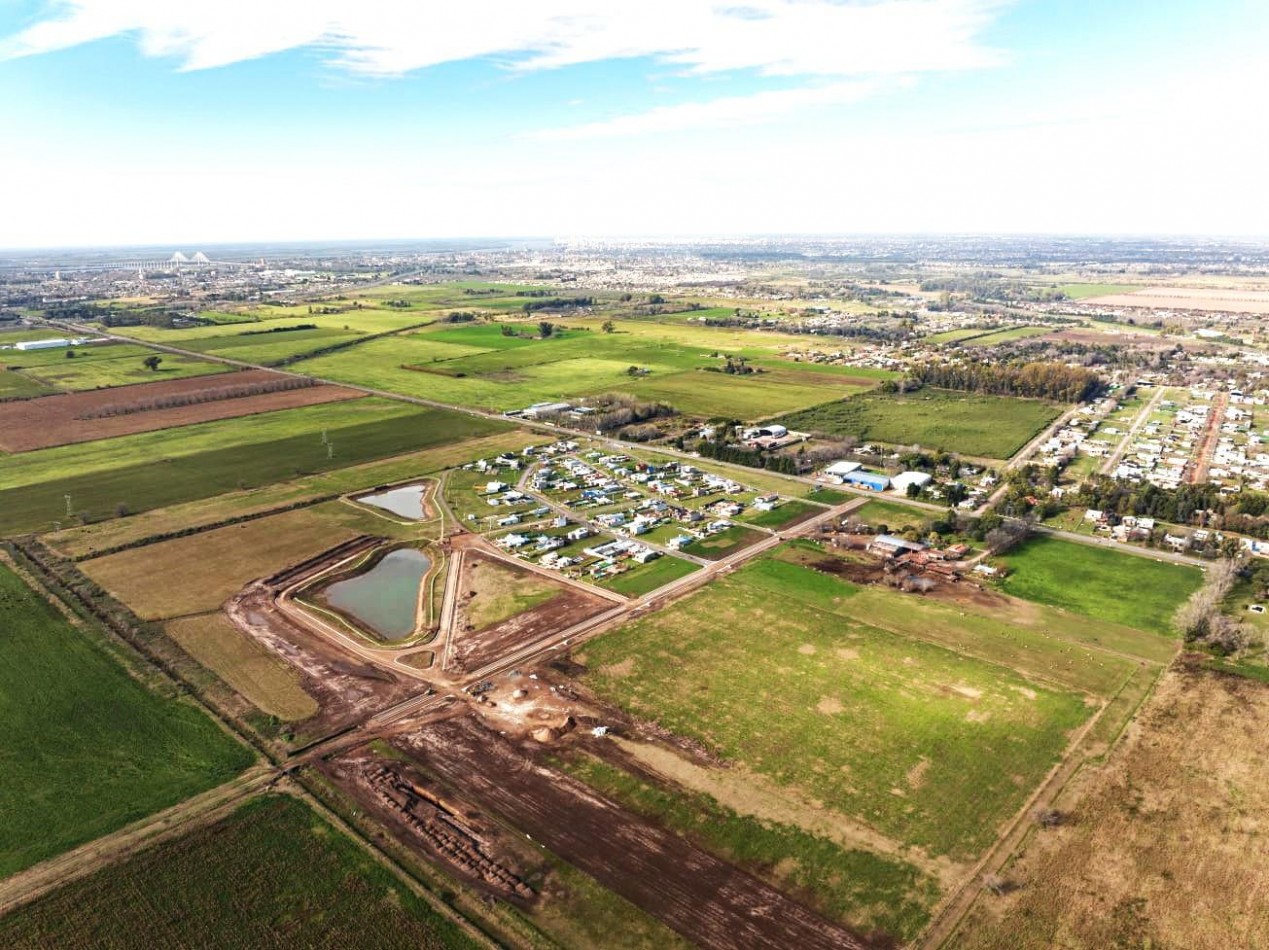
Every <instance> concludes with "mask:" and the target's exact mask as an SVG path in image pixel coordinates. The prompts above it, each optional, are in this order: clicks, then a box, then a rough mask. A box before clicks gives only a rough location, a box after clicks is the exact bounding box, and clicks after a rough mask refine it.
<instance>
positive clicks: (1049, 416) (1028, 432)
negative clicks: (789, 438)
mask: <svg viewBox="0 0 1269 950" xmlns="http://www.w3.org/2000/svg"><path fill="white" fill-rule="evenodd" d="M1060 413H1061V409H1060V408H1059V407H1058V406H1057V405H1055V404H1053V403H1049V402H1041V401H1040V400H1036V399H1014V398H1010V397H1008V396H984V395H975V394H970V393H957V392H950V391H948V390H945V389H923V390H921V391H919V392H916V393H910V394H907V395H882V394H880V393H878V394H866V395H862V396H855V397H853V398H851V399H847V400H844V401H840V402H830V403H826V404H824V405H820V406H816V407H815V408H813V409H808V410H806V411H804V412H797V413H793V414H792V415H787V416H783V417H782V418H781V419H780V420H779V421H780V422H782V423H783V424H784V425H786V426H788V427H789V428H790V429H793V430H795V431H808V432H823V433H826V434H829V435H850V436H855V437H856V438H858V439H861V440H864V441H872V440H875V441H878V442H886V443H889V444H891V445H903V446H908V445H919V446H921V447H922V448H926V449H944V450H946V451H950V452H960V453H962V454H964V455H972V456H978V457H982V458H991V459H1007V458H1009V457H1010V456H1012V455H1013V454H1014V453H1015V452H1017V451H1018V450H1019V449H1021V448H1022V447H1023V446H1024V445H1026V444H1027V442H1028V441H1030V440H1031V439H1032V438H1033V437H1034V436H1035V435H1036V434H1037V433H1039V432H1040V431H1041V430H1042V429H1043V428H1044V427H1045V426H1046V425H1048V424H1049V423H1051V422H1052V421H1053V420H1054V419H1056V418H1057V417H1058V415H1059V414H1060Z"/></svg>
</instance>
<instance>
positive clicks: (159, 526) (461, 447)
mask: <svg viewBox="0 0 1269 950" xmlns="http://www.w3.org/2000/svg"><path fill="white" fill-rule="evenodd" d="M539 441H541V437H540V436H535V435H532V434H530V433H528V432H526V431H524V430H522V429H515V430H512V431H510V432H502V433H498V434H496V435H488V436H483V437H480V438H475V439H469V440H466V441H457V442H454V443H452V444H446V445H440V446H436V447H434V448H430V449H424V450H422V451H420V452H411V453H408V454H405V455H401V456H398V457H396V458H391V459H386V460H383V461H378V462H367V463H365V464H362V465H351V466H349V467H348V468H342V469H335V470H333V471H330V472H323V473H321V474H317V475H309V476H305V477H304V478H300V479H296V480H295V481H292V482H284V483H282V484H278V485H269V486H266V487H263V488H255V489H247V490H245V491H235V492H230V493H228V494H224V495H219V496H216V497H214V498H205V499H199V500H198V501H191V502H185V503H183V504H176V505H172V506H169V507H166V508H160V509H156V510H153V511H147V512H143V513H141V514H137V515H133V516H131V517H128V518H116V519H113V520H111V521H102V522H97V523H95V524H89V525H82V526H80V527H75V528H64V529H63V530H61V531H59V532H57V533H55V534H51V535H47V536H46V537H45V541H47V542H48V543H50V544H52V545H53V546H55V547H56V548H57V549H58V550H60V551H62V552H64V553H65V554H66V555H67V556H69V557H74V558H82V557H87V556H91V555H92V554H93V553H94V552H98V551H101V550H104V549H105V548H109V547H113V546H115V545H119V544H130V543H134V542H136V541H140V540H142V539H145V538H150V537H153V536H155V535H158V534H162V533H164V532H168V531H175V530H179V529H181V528H187V527H198V526H201V525H207V524H214V523H215V522H218V521H222V520H224V519H225V518H229V517H235V516H238V515H244V514H249V513H252V512H261V511H269V510H271V509H273V508H278V507H280V506H282V505H286V504H290V503H292V502H295V501H299V500H301V499H304V498H314V497H317V496H320V495H326V494H331V493H334V492H350V491H359V490H362V489H366V488H373V487H376V486H379V485H386V484H392V483H396V482H401V481H404V480H406V479H411V478H418V477H420V476H422V475H427V474H430V473H433V472H438V471H440V470H442V469H445V468H449V467H450V466H452V465H458V464H462V463H464V462H470V461H472V460H473V459H476V458H488V457H491V456H495V455H498V454H500V453H501V452H504V451H512V452H514V451H519V450H520V449H522V448H524V447H525V446H526V445H531V444H534V443H536V442H539ZM388 526H390V525H389V523H388V522H382V523H381V524H380V528H381V529H382V528H384V527H388Z"/></svg>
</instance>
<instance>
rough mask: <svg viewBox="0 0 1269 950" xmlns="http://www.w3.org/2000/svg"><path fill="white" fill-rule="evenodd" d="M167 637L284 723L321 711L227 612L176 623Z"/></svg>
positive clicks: (287, 671) (288, 671)
mask: <svg viewBox="0 0 1269 950" xmlns="http://www.w3.org/2000/svg"><path fill="white" fill-rule="evenodd" d="M164 629H165V630H166V631H167V634H168V636H170V637H171V638H172V639H173V640H175V641H176V642H177V643H179V644H180V645H181V647H182V648H183V649H184V650H185V652H186V653H188V654H189V655H190V656H192V657H193V658H194V659H196V660H197V661H198V662H199V663H201V664H203V666H205V667H207V668H208V669H209V670H211V671H212V672H213V673H215V674H216V675H217V676H219V677H220V678H221V679H223V680H224V681H225V682H226V683H228V684H229V685H230V686H232V687H233V688H234V689H235V690H237V691H238V692H239V693H240V694H242V695H243V696H245V697H246V698H247V699H248V700H250V701H251V702H252V703H253V704H254V705H255V706H256V707H257V708H259V709H261V710H263V711H264V712H265V713H267V714H268V715H270V716H275V717H277V718H278V719H281V720H282V721H283V722H297V721H299V720H301V719H307V718H309V717H310V716H313V715H316V713H317V702H316V701H315V700H314V699H313V697H312V696H310V695H309V694H308V693H306V692H305V691H304V687H303V686H301V685H300V680H299V677H298V676H297V675H296V673H295V670H293V669H292V668H291V667H290V666H288V665H287V664H286V663H284V662H282V661H281V660H279V659H278V658H277V657H276V656H274V655H273V654H272V653H270V652H269V651H267V650H266V649H265V648H264V647H262V646H261V645H260V644H259V643H257V642H256V641H255V640H253V639H251V637H248V636H247V635H246V634H245V633H243V632H242V631H241V630H239V629H238V628H237V627H235V626H234V625H233V624H232V623H230V622H229V618H228V617H226V616H225V615H224V614H220V613H215V614H203V615H201V616H197V617H184V618H182V619H180V620H173V621H172V622H171V623H169V624H167V626H166V627H165V628H164Z"/></svg>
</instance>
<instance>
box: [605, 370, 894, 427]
mask: <svg viewBox="0 0 1269 950" xmlns="http://www.w3.org/2000/svg"><path fill="white" fill-rule="evenodd" d="M812 383H813V380H808V381H807V382H805V383H801V382H791V381H788V380H784V379H778V378H772V377H768V376H765V375H761V376H760V375H752V376H728V375H726V374H725V373H705V372H690V373H675V374H672V375H669V376H649V377H645V378H643V379H637V380H634V381H632V382H628V383H626V384H624V385H620V386H619V388H620V389H621V390H622V391H623V392H627V393H629V394H631V395H632V396H637V397H638V398H640V399H647V400H651V401H655V402H666V403H669V404H670V405H672V406H674V407H675V408H676V409H678V410H679V411H680V412H683V413H686V414H687V415H691V416H701V417H704V418H714V417H717V416H728V417H733V418H740V419H762V418H765V417H767V416H773V415H776V414H777V413H781V412H792V411H795V410H798V409H805V408H807V407H809V406H814V405H817V404H819V403H822V402H823V401H824V396H825V395H826V385H827V386H828V388H829V389H831V390H833V391H835V392H836V394H837V395H838V396H840V397H845V396H849V395H852V394H854V393H859V392H864V391H866V390H868V389H871V388H873V384H872V383H865V384H863V385H852V384H849V383H841V384H835V385H834V384H832V377H827V378H826V379H825V380H824V384H822V385H813V384H812Z"/></svg>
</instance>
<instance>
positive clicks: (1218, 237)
mask: <svg viewBox="0 0 1269 950" xmlns="http://www.w3.org/2000/svg"><path fill="white" fill-rule="evenodd" d="M932 239H937V240H945V241H956V240H959V239H963V240H1002V241H1009V240H1023V239H1060V240H1072V241H1080V240H1086V241H1103V242H1112V243H1113V242H1130V241H1159V242H1161V243H1163V242H1173V241H1196V242H1210V243H1226V242H1227V243H1233V244H1269V231H1265V232H1261V233H1254V232H1249V233H1245V234H1238V233H1224V234H1223V233H1218V232H1180V231H1178V232H1145V231H1141V232H1137V231H1104V232H1096V231H1087V232H1079V231H838V232H792V231H787V232H779V231H771V232H747V233H745V232H732V233H721V232H720V233H696V234H636V233H629V234H570V235H567V236H564V235H550V234H540V235H534V234H454V235H439V236H430V237H384V236H379V237H350V238H338V237H318V238H299V237H289V238H264V239H257V238H243V239H238V240H215V241H197V240H174V241H163V240H153V241H140V242H135V243H118V244H45V245H26V246H21V245H5V244H0V254H5V255H10V256H13V255H20V254H22V253H25V252H30V253H45V254H46V253H51V252H81V253H92V252H102V251H164V252H166V253H167V254H172V253H175V252H178V251H179V252H182V253H187V254H193V253H196V252H198V251H205V250H206V249H207V248H270V247H281V246H287V245H290V246H295V247H314V248H316V247H331V248H345V247H346V248H350V249H355V248H357V247H359V246H373V245H385V246H399V247H410V246H414V245H420V246H421V245H425V244H445V243H455V244H459V243H465V244H475V243H481V242H500V243H506V244H519V243H530V242H542V243H550V244H556V245H562V244H568V243H572V242H611V243H615V244H666V245H676V244H683V245H693V244H707V243H710V242H719V241H721V242H729V241H763V240H771V241H854V240H932Z"/></svg>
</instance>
